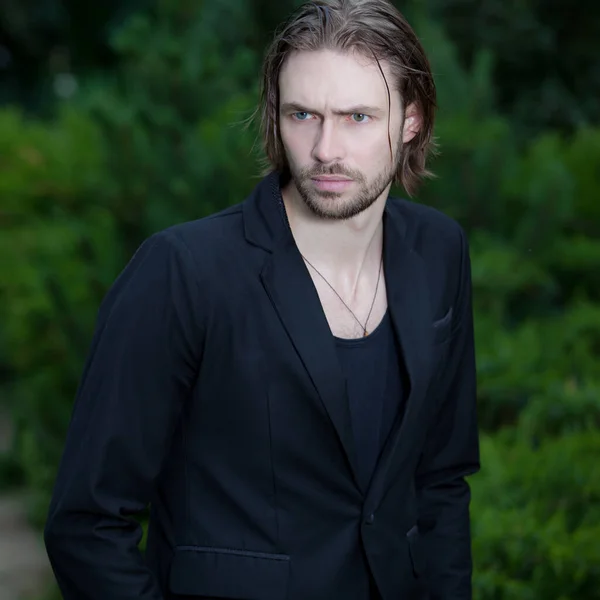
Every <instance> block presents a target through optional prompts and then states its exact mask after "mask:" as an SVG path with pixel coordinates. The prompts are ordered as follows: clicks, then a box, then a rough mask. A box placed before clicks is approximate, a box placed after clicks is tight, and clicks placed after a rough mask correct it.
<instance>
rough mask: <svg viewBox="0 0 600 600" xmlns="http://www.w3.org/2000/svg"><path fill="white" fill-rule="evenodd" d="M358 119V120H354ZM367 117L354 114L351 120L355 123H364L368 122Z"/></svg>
mask: <svg viewBox="0 0 600 600" xmlns="http://www.w3.org/2000/svg"><path fill="white" fill-rule="evenodd" d="M355 117H358V118H355ZM368 119H369V117H368V116H367V115H363V114H362V113H354V114H353V115H352V120H353V121H354V122H355V123H366V122H367V121H368Z"/></svg>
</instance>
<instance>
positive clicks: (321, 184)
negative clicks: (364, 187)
mask: <svg viewBox="0 0 600 600" xmlns="http://www.w3.org/2000/svg"><path fill="white" fill-rule="evenodd" d="M312 180H313V182H314V184H315V187H316V188H317V189H319V190H323V191H326V192H343V191H344V190H345V189H346V188H347V187H348V186H349V185H350V184H351V183H352V179H348V178H346V177H339V176H336V175H331V176H323V175H321V176H319V177H313V178H312Z"/></svg>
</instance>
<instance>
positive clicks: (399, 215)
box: [388, 197, 469, 266]
mask: <svg viewBox="0 0 600 600" xmlns="http://www.w3.org/2000/svg"><path fill="white" fill-rule="evenodd" d="M388 212H389V215H390V216H391V217H392V219H393V220H394V221H395V222H396V223H397V224H398V226H399V228H400V230H401V231H402V233H403V236H404V239H405V240H406V242H407V243H408V245H409V246H410V247H411V248H413V250H414V251H415V252H417V253H418V254H419V255H421V256H422V257H423V258H424V259H425V260H427V261H429V260H433V261H435V262H442V263H443V264H446V265H447V266H459V265H462V264H464V261H465V260H467V261H468V260H469V243H468V239H467V235H466V233H465V231H464V229H463V227H462V226H461V225H460V223H459V222H458V221H457V220H456V219H454V218H452V217H451V216H449V215H447V214H445V213H444V212H442V211H440V210H438V209H436V208H433V207H432V206H427V205H424V204H419V203H417V202H415V201H412V200H406V199H404V198H392V197H390V199H389V201H388Z"/></svg>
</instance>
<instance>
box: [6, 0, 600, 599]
mask: <svg viewBox="0 0 600 600" xmlns="http://www.w3.org/2000/svg"><path fill="white" fill-rule="evenodd" d="M298 4H299V2H297V1H296V0H218V1H215V0H212V1H211V2H208V1H203V0H155V1H150V0H104V1H103V2H89V3H87V2H81V0H0V413H1V415H2V416H1V417H0V600H17V599H19V598H21V597H22V596H19V594H22V593H28V594H30V595H29V596H27V597H29V598H33V599H35V600H43V599H47V598H56V599H58V598H60V596H59V595H58V594H57V593H56V590H55V588H54V586H53V584H52V579H51V578H50V579H47V578H45V575H47V564H46V562H45V554H44V552H43V549H41V528H42V527H43V524H44V518H45V515H46V510H47V506H48V502H49V496H50V493H51V489H52V484H53V480H54V475H55V469H56V466H57V463H58V460H59V458H60V454H61V451H62V446H63V441H64V437H65V432H66V427H67V424H68V420H69V416H70V411H71V406H72V402H73V399H74V395H75V391H76V387H77V384H78V381H79V378H80V376H81V372H82V368H83V363H84V360H85V357H86V354H87V351H88V345H89V343H90V340H91V335H92V331H93V327H94V322H95V317H96V311H97V309H98V305H99V303H100V301H101V299H102V297H103V295H104V294H105V292H106V291H107V289H108V287H109V286H110V284H111V283H112V281H113V280H114V278H115V277H116V276H117V274H118V273H119V272H120V270H121V269H122V268H123V267H124V265H125V264H126V262H127V261H128V260H129V258H130V257H131V255H132V253H133V252H134V251H135V249H136V248H137V246H138V245H139V244H140V243H141V241H142V240H143V239H144V238H146V237H147V236H148V235H150V234H151V233H153V232H155V231H157V230H159V229H162V228H164V227H167V226H169V225H171V224H174V223H177V222H181V221H183V220H189V219H196V218H199V217H202V216H204V215H207V214H209V213H212V212H214V211H216V210H219V209H221V208H224V207H226V206H228V205H230V204H233V203H237V202H239V201H241V200H242V199H243V198H244V197H245V195H246V194H247V193H248V192H249V191H250V190H251V189H252V187H253V186H254V185H255V183H256V176H257V174H258V172H259V169H258V166H257V159H258V158H259V157H260V148H257V147H255V136H256V131H255V129H253V128H252V127H250V128H248V129H245V128H244V127H243V126H242V122H243V121H244V119H246V118H247V117H248V116H249V115H250V114H251V112H252V110H253V109H254V107H255V105H256V103H257V100H258V73H259V69H260V63H261V58H262V56H263V52H264V49H265V46H266V44H267V43H268V41H269V39H270V38H271V36H272V33H273V30H274V28H275V27H276V26H277V24H278V23H279V22H280V21H281V20H282V19H283V18H284V17H285V16H286V15H287V14H288V13H289V11H290V10H291V9H293V8H294V7H295V6H297V5H298ZM397 5H398V7H399V8H400V9H401V10H402V11H403V12H404V13H405V15H406V16H407V17H408V18H409V20H410V21H411V23H412V24H413V25H414V27H415V29H416V30H417V32H418V34H419V35H420V37H421V39H422V41H423V44H424V46H425V48H426V50H427V52H428V54H429V56H430V58H431V60H432V63H433V68H434V72H435V77H436V81H437V85H438V89H439V104H440V109H439V113H438V114H439V116H438V122H437V127H436V135H437V137H438V139H439V142H440V146H441V155H440V156H439V157H438V158H437V159H436V160H435V161H434V162H433V163H432V165H431V166H432V168H433V170H434V171H435V172H436V173H437V175H438V178H437V179H436V180H433V181H430V182H428V183H427V184H426V185H425V187H423V189H422V190H421V192H420V193H419V196H418V198H416V199H415V200H416V201H417V202H423V203H427V204H431V205H433V206H436V207H438V208H440V209H441V210H443V211H445V212H447V213H448V214H450V215H452V216H453V217H455V218H456V219H458V221H459V222H460V223H461V224H462V226H463V227H464V228H465V229H466V231H467V232H468V234H469V238H470V242H471V251H472V263H473V285H474V304H475V326H476V338H477V340H476V341H477V362H478V377H479V383H478V385H479V412H480V422H481V429H482V434H481V444H482V465H483V469H482V472H481V473H480V474H479V475H477V476H476V477H474V478H473V479H472V480H471V483H472V488H473V509H472V510H473V549H474V560H475V576H474V586H475V594H474V597H475V598H476V599H477V600H508V599H510V600H542V599H543V600H587V599H594V598H600V433H599V429H598V428H599V426H600V304H599V300H600V100H599V98H600V42H599V40H600V2H597V1H595V0H594V1H593V0H587V1H585V0H584V1H583V2H572V1H571V0H544V1H542V0H406V1H402V2H397ZM396 192H397V193H402V191H401V190H397V191H396ZM23 597H24V596H23Z"/></svg>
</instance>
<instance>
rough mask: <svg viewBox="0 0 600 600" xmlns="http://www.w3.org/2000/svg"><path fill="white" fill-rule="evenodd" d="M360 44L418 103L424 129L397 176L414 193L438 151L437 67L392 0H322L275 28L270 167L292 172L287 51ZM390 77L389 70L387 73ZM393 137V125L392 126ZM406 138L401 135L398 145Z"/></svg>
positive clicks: (267, 96) (267, 67)
mask: <svg viewBox="0 0 600 600" xmlns="http://www.w3.org/2000/svg"><path fill="white" fill-rule="evenodd" d="M324 49H329V50H335V51H342V52H348V51H351V50H357V51H359V52H360V53H361V54H364V55H365V56H366V57H371V58H374V59H375V60H376V61H377V64H378V65H379V69H380V70H381V73H382V75H384V73H383V70H382V69H381V65H380V61H381V60H384V61H387V63H388V64H389V65H390V67H391V72H392V74H393V76H394V79H395V81H394V82H392V85H391V86H390V85H389V84H388V82H387V80H386V85H387V87H388V100H389V103H390V104H391V100H390V94H391V92H390V87H391V88H392V90H394V91H397V92H399V93H400V95H401V99H402V106H403V107H404V108H406V107H407V106H408V105H409V104H411V103H414V104H415V105H416V107H417V110H418V112H419V115H420V117H421V119H422V124H421V128H420V130H419V133H418V134H417V135H416V136H415V137H414V138H413V139H412V140H411V141H409V142H407V143H406V144H405V145H404V148H403V149H402V155H401V159H400V162H399V166H398V169H397V171H396V174H395V177H394V182H395V183H397V184H399V185H401V186H402V187H403V188H404V190H405V191H406V193H407V194H408V195H409V196H413V195H414V193H415V192H416V190H417V188H418V185H419V183H420V182H421V180H422V179H423V178H424V177H431V176H432V175H433V174H432V173H431V172H430V171H429V170H428V169H426V167H425V163H426V159H427V157H428V156H429V155H430V154H432V153H434V152H435V149H436V143H435V141H434V139H433V125H434V117H435V110H436V89H435V83H434V81H433V76H432V73H431V67H430V64H429V61H428V59H427V56H426V55H425V51H424V49H423V47H422V46H421V43H420V42H419V40H418V38H417V36H416V34H415V32H414V31H413V29H412V27H411V26H410V25H409V24H408V22H407V21H406V19H405V18H404V17H403V15H402V14H401V13H400V12H399V11H398V10H397V9H396V8H395V7H394V6H393V5H392V4H391V2H389V1H388V0H317V1H315V2H308V3H306V4H304V5H303V6H301V7H300V8H299V9H298V10H297V11H296V12H295V13H293V14H292V15H291V16H290V18H289V19H288V21H287V22H285V23H284V24H283V25H282V26H281V27H280V28H279V30H278V31H277V32H276V34H275V38H274V39H273V41H272V43H271V45H270V47H269V48H268V50H267V53H266V56H265V60H264V64H263V71H262V89H261V101H260V105H259V107H258V109H257V112H256V115H257V116H259V118H260V131H261V136H262V141H263V146H264V151H265V155H266V162H267V164H266V165H265V166H266V170H267V171H269V170H273V169H275V170H277V171H280V172H288V170H289V166H288V162H287V158H286V155H285V151H284V148H283V144H282V141H281V137H280V135H279V127H278V123H279V74H280V72H281V69H282V67H283V65H284V63H285V61H286V59H287V57H288V56H289V55H290V54H291V53H292V52H295V51H316V50H324ZM384 80H385V75H384ZM388 138H389V127H388ZM388 141H389V143H390V152H392V140H391V139H388ZM399 144H400V141H399V140H398V141H396V143H395V145H396V146H398V145H399Z"/></svg>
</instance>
